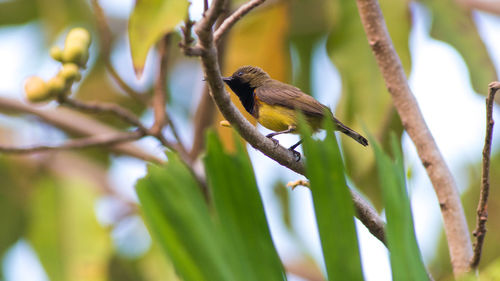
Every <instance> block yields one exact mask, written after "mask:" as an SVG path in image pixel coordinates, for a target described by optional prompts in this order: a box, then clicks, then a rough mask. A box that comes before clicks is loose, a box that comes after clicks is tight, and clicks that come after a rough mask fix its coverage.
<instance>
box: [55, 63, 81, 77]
mask: <svg viewBox="0 0 500 281" xmlns="http://www.w3.org/2000/svg"><path fill="white" fill-rule="evenodd" d="M58 75H59V76H60V77H62V78H63V79H64V80H66V81H70V80H71V81H80V79H81V78H82V75H81V74H80V71H79V69H78V66H77V65H76V64H74V63H65V64H63V67H62V68H61V71H59V74H58Z"/></svg>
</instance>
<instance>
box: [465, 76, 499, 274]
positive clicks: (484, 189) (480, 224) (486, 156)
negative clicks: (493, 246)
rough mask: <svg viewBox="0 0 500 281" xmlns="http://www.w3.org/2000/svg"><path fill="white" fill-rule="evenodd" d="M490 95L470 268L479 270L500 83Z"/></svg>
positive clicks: (487, 102)
mask: <svg viewBox="0 0 500 281" xmlns="http://www.w3.org/2000/svg"><path fill="white" fill-rule="evenodd" d="M488 87H489V94H488V97H487V98H486V137H485V138H484V148H483V175H482V180H481V193H480V195H479V203H478V206H477V222H476V229H475V230H474V232H473V235H474V236H475V237H476V243H474V255H473V256H472V259H471V262H470V266H471V267H472V268H477V266H478V265H479V262H480V260H481V251H482V248H483V242H484V236H485V235H486V221H487V220H488V195H489V193H490V155H491V139H492V137H493V125H494V124H495V122H494V121H493V103H494V101H495V94H496V92H497V91H498V89H500V82H492V83H490V84H489V85H488Z"/></svg>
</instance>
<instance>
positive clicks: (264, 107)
mask: <svg viewBox="0 0 500 281" xmlns="http://www.w3.org/2000/svg"><path fill="white" fill-rule="evenodd" d="M307 119H308V123H309V125H310V126H311V127H312V129H313V130H314V131H316V130H318V129H319V128H320V124H321V120H320V118H307ZM257 121H258V122H259V123H260V124H261V125H262V126H264V127H266V128H268V129H269V130H273V131H275V132H279V131H284V130H287V129H288V127H289V126H295V127H296V126H297V118H296V112H295V110H292V109H290V108H286V107H283V106H279V105H268V104H265V103H263V102H261V103H259V118H258V120H257ZM296 133H298V132H296Z"/></svg>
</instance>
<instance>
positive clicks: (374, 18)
mask: <svg viewBox="0 0 500 281" xmlns="http://www.w3.org/2000/svg"><path fill="white" fill-rule="evenodd" d="M356 2H357V5H358V10H359V14H360V17H361V22H362V24H363V27H364V29H365V33H366V36H367V39H368V43H369V44H370V47H371V48H372V51H373V53H374V55H375V59H376V60H377V63H378V65H379V68H380V71H381V73H382V75H383V77H384V80H385V83H386V86H387V89H388V90H389V93H390V94H391V96H392V100H393V103H394V106H395V107H396V109H397V111H398V113H399V116H400V118H401V121H402V123H403V126H404V128H405V130H406V131H407V132H408V135H409V136H410V138H411V140H412V141H413V143H414V144H415V146H416V148H417V152H418V155H419V157H420V160H421V161H422V164H423V165H424V167H425V169H426V171H427V174H428V175H429V178H430V180H431V182H432V184H433V186H434V190H435V192H436V194H437V197H438V200H439V204H440V206H441V213H442V215H443V221H444V228H445V232H446V237H447V239H448V247H449V250H450V256H451V263H452V266H453V272H454V274H455V276H460V275H462V274H464V273H465V272H467V271H469V270H470V265H469V262H470V259H471V257H472V246H471V240H470V235H469V230H468V228H467V223H466V221H465V215H464V211H463V207H462V204H461V202H460V197H459V194H458V191H457V187H456V184H455V180H454V179H453V177H452V175H451V172H450V170H449V168H448V166H447V165H446V163H445V161H444V159H443V157H442V155H441V152H440V151H439V149H438V147H437V145H436V142H435V141H434V138H433V137H432V135H431V133H430V131H429V128H428V127H427V125H426V123H425V121H424V118H423V116H422V113H421V112H420V109H419V107H418V104H417V101H416V100H415V97H414V96H413V94H412V92H411V90H410V88H409V86H408V82H407V79H406V75H405V73H404V70H403V67H402V65H401V60H400V59H399V56H398V55H397V53H396V51H395V49H394V46H393V44H392V41H391V38H390V36H389V33H388V31H387V27H386V25H385V20H384V17H383V15H382V12H381V10H380V6H379V4H378V2H377V1H376V0H356Z"/></svg>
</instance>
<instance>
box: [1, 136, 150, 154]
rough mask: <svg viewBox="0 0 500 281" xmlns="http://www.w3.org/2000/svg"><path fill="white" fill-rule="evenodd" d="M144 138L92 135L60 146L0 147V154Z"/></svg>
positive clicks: (108, 144) (42, 150) (107, 143)
mask: <svg viewBox="0 0 500 281" xmlns="http://www.w3.org/2000/svg"><path fill="white" fill-rule="evenodd" d="M143 136H144V133H143V132H140V131H136V132H128V133H116V134H109V135H94V136H90V137H86V138H82V139H75V140H69V141H67V142H65V143H63V144H61V145H54V146H51V145H36V146H30V147H14V146H7V145H0V152H3V153H9V154H27V153H35V152H46V151H54V150H68V149H82V148H89V147H96V146H110V145H115V144H119V143H123V142H129V141H133V140H137V139H140V138H142V137H143Z"/></svg>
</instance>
